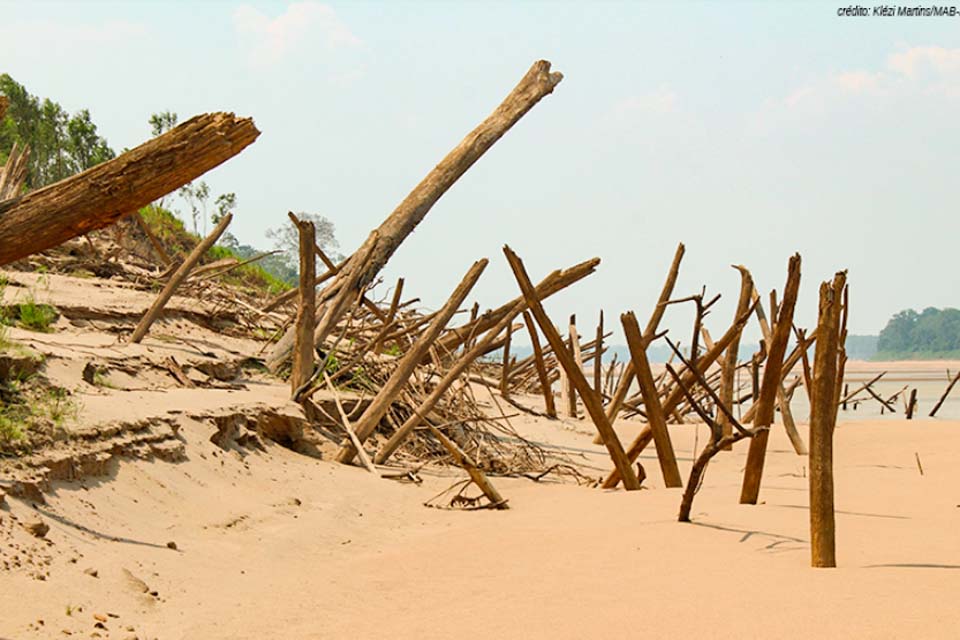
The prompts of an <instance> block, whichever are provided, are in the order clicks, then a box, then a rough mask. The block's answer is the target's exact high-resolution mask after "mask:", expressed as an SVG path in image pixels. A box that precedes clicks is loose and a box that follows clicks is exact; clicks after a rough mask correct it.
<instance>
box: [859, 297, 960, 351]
mask: <svg viewBox="0 0 960 640" xmlns="http://www.w3.org/2000/svg"><path fill="white" fill-rule="evenodd" d="M907 358H917V359H936V358H960V309H949V308H948V309H935V308H933V307H928V308H926V309H924V310H923V311H922V312H921V313H917V312H916V311H914V310H913V309H907V310H906V311H901V312H900V313H898V314H896V315H895V316H893V317H892V318H890V321H889V322H888V323H887V326H886V327H884V328H883V331H881V332H880V338H879V340H878V341H877V355H876V359H878V360H882V359H907Z"/></svg>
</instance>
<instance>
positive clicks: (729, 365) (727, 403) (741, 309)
mask: <svg viewBox="0 0 960 640" xmlns="http://www.w3.org/2000/svg"><path fill="white" fill-rule="evenodd" d="M733 268H734V269H736V270H737V271H739V272H740V297H739V298H737V309H736V312H735V313H734V314H733V319H734V321H736V319H737V318H739V317H740V316H742V315H743V314H744V313H745V312H746V310H747V307H749V306H750V301H751V297H752V296H753V276H751V275H750V272H749V271H748V270H747V268H746V267H744V266H743V265H734V267H733ZM709 348H710V347H708V349H709ZM739 354H740V337H739V336H737V338H736V339H734V340H733V342H731V343H730V346H729V347H727V350H726V352H725V353H724V354H723V360H722V361H721V365H720V372H721V373H720V402H721V403H722V404H723V406H724V407H726V409H727V410H728V411H732V410H733V387H734V375H735V374H736V371H737V362H738V360H739ZM717 423H718V424H719V425H720V433H721V439H722V438H729V437H730V436H732V435H733V424H732V423H731V421H730V419H729V418H728V417H727V413H725V412H723V411H721V412H719V414H718V415H717ZM732 449H733V441H732V439H730V440H726V441H724V444H723V445H722V446H721V450H723V451H731V450H732ZM705 464H706V462H704V465H705Z"/></svg>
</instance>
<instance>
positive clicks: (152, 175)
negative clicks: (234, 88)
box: [0, 113, 260, 264]
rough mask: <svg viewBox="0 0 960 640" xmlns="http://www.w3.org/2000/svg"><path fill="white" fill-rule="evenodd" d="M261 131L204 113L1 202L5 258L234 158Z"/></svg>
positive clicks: (0, 243) (113, 217) (0, 244)
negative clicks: (89, 167) (128, 148)
mask: <svg viewBox="0 0 960 640" xmlns="http://www.w3.org/2000/svg"><path fill="white" fill-rule="evenodd" d="M259 135H260V132H259V131H257V128H256V127H255V126H254V124H253V120H251V119H250V118H237V117H236V116H234V115H233V114H231V113H212V114H204V115H201V116H197V117H194V118H191V119H190V120H188V121H186V122H184V123H183V124H181V125H180V126H178V127H176V128H174V129H171V130H170V131H168V132H166V133H164V134H162V135H160V136H157V137H156V138H154V139H152V140H148V141H147V142H145V143H143V144H141V145H140V146H139V147H136V148H135V149H132V150H130V151H127V152H126V153H123V154H121V155H120V156H118V157H116V158H114V159H113V160H108V161H107V162H104V163H102V164H98V165H97V166H95V167H93V168H91V169H87V170H86V171H84V172H83V173H78V174H77V175H75V176H71V177H69V178H66V179H64V180H61V181H60V182H57V183H54V184H52V185H49V186H47V187H44V188H42V189H38V190H36V191H32V192H30V193H28V194H26V195H24V196H20V197H15V198H12V199H9V200H4V201H2V202H0V264H7V263H9V262H13V261H14V260H19V259H20V258H24V257H26V256H29V255H31V254H33V253H37V252H38V251H44V250H46V249H50V248H52V247H55V246H57V245H59V244H61V243H63V242H66V241H67V240H70V239H71V238H76V237H78V236H81V235H83V234H85V233H88V232H90V231H94V230H96V229H102V228H103V227H107V226H109V225H111V224H113V223H114V222H116V221H117V220H119V219H120V218H122V217H124V216H126V215H127V214H129V213H130V212H131V211H137V210H138V209H140V207H143V206H146V205H147V204H149V203H150V202H153V201H154V200H156V199H157V198H159V197H161V196H163V195H166V194H168V193H170V192H171V191H174V190H176V189H178V188H179V187H182V186H183V185H185V184H187V183H188V182H190V181H191V180H193V179H195V178H197V177H199V176H201V175H203V174H204V173H206V172H207V171H209V170H210V169H213V168H214V167H216V166H217V165H219V164H221V163H223V162H224V161H226V160H229V159H230V158H232V157H233V156H235V155H237V154H238V153H240V152H241V151H243V149H245V148H246V147H247V146H248V145H250V144H251V143H252V142H253V141H254V140H256V139H257V136H259Z"/></svg>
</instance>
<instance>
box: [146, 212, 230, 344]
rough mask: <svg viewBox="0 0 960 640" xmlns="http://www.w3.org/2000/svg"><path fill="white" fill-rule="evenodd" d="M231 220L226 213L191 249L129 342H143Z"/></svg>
mask: <svg viewBox="0 0 960 640" xmlns="http://www.w3.org/2000/svg"><path fill="white" fill-rule="evenodd" d="M231 220H233V214H230V213H228V214H227V215H225V216H223V219H222V220H220V224H218V225H217V227H216V228H215V229H214V230H213V231H211V232H210V235H209V236H207V237H206V238H204V239H203V241H202V242H200V243H199V244H198V245H197V246H196V247H194V248H193V251H191V252H190V255H188V256H187V258H186V260H184V261H183V264H182V265H180V268H178V269H177V270H176V271H174V273H173V275H172V276H170V280H169V281H168V282H167V285H166V286H165V287H164V288H163V290H162V291H160V295H158V296H157V299H156V300H154V301H153V305H152V306H151V307H150V309H148V310H147V312H146V313H145V314H144V316H143V318H141V319H140V322H139V324H137V328H136V329H134V331H133V335H132V336H130V342H140V341H141V340H143V337H144V336H145V335H147V331H149V330H150V325H152V324H153V322H154V321H155V320H156V319H157V317H158V316H159V315H160V312H161V311H163V307H164V305H166V304H167V302H169V300H170V298H172V297H173V294H174V292H175V291H176V290H177V287H178V286H180V283H181V282H183V280H184V279H185V278H186V277H187V276H188V275H189V274H190V270H191V269H193V267H194V265H195V264H197V262H199V261H200V258H202V257H203V254H205V253H206V252H207V251H208V250H209V249H210V247H212V246H213V245H214V243H215V242H216V241H217V240H218V239H219V238H220V236H221V235H222V234H223V232H224V231H226V230H227V225H229V224H230V221H231Z"/></svg>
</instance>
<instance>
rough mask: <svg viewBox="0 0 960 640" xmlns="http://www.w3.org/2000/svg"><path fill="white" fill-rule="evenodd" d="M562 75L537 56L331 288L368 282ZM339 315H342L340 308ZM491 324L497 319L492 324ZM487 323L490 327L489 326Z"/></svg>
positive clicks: (320, 337)
mask: <svg viewBox="0 0 960 640" xmlns="http://www.w3.org/2000/svg"><path fill="white" fill-rule="evenodd" d="M562 79H563V74H561V73H557V72H554V73H551V72H550V63H549V62H547V61H546V60H538V61H537V62H534V63H533V66H532V67H530V70H529V71H527V73H526V74H525V75H524V76H523V78H521V79H520V82H519V83H518V84H517V86H516V87H514V88H513V91H511V92H510V93H509V94H508V95H507V97H506V98H504V100H503V102H501V103H500V106H498V107H497V108H496V109H495V110H494V112H493V113H491V114H490V115H489V116H487V118H486V119H485V120H484V121H483V122H481V123H480V124H479V125H477V127H476V128H475V129H474V130H473V131H471V132H470V133H468V134H467V136H466V137H465V138H464V139H463V140H461V141H460V144H458V145H457V146H456V147H454V148H453V150H451V151H450V152H449V153H448V154H447V155H446V157H445V158H444V159H443V160H441V161H440V163H439V164H438V165H437V166H435V167H434V168H433V169H432V170H431V171H430V173H428V174H427V175H426V177H425V178H424V179H423V180H421V181H420V184H418V185H417V186H416V187H414V188H413V191H411V192H410V194H409V195H407V197H406V198H404V200H403V202H401V203H400V204H399V205H397V208H396V209H394V210H393V213H391V214H390V215H389V216H388V217H387V219H386V220H384V221H383V223H381V224H380V226H379V227H377V229H376V231H377V232H378V233H379V237H380V240H379V241H378V242H377V245H376V247H374V250H373V254H372V255H371V257H370V259H369V260H368V261H367V263H366V264H360V263H359V262H358V261H353V260H351V261H350V262H349V263H347V265H346V266H345V267H344V269H343V270H342V271H341V272H340V274H338V276H337V279H336V280H335V281H334V282H333V283H331V284H330V285H329V286H330V287H336V286H338V284H339V283H342V282H343V281H346V280H349V279H351V278H352V279H353V280H354V282H356V286H357V287H360V288H362V287H365V286H366V285H368V284H370V283H371V282H373V280H374V279H375V278H376V276H377V274H378V273H380V270H381V269H383V267H384V265H386V264H387V261H388V260H389V259H390V256H392V255H393V253H394V251H396V250H397V247H399V246H400V244H401V243H402V242H403V241H404V240H405V239H406V237H407V236H409V235H410V234H411V233H412V232H413V230H414V229H415V228H416V226H417V225H418V224H420V222H421V221H422V220H423V219H424V217H426V215H427V213H428V212H429V211H430V209H431V208H433V205H434V204H436V203H437V201H438V200H439V199H440V197H441V196H443V194H445V193H446V192H447V191H448V190H449V189H450V187H452V186H453V184H454V183H455V182H456V181H457V180H458V179H460V176H462V175H463V174H464V173H466V171H467V169H469V168H470V167H472V166H473V164H474V163H475V162H476V161H477V160H479V159H480V157H481V156H482V155H483V154H484V153H486V152H487V150H488V149H490V147H492V146H493V145H494V143H495V142H496V141H497V140H499V139H500V138H501V137H503V135H504V134H505V133H506V132H507V131H509V130H510V128H511V127H512V126H513V125H515V124H516V123H517V121H519V120H520V118H522V117H523V116H524V114H526V113H527V112H528V111H529V110H530V109H532V108H533V107H534V105H536V104H537V103H538V102H540V100H541V99H543V98H544V97H545V96H548V95H550V94H551V93H553V89H554V87H556V86H557V84H559V82H560V81H561V80H562ZM338 313H342V311H339V312H338ZM331 320H332V321H331V322H330V323H325V324H322V325H319V326H318V332H317V335H316V340H317V344H321V343H323V341H324V339H326V337H327V335H326V333H325V332H323V331H320V329H321V328H322V329H326V331H329V330H330V329H331V328H332V327H333V326H335V325H336V321H337V320H339V315H337V314H333V315H332V317H331ZM493 324H496V321H495V322H493ZM491 326H492V325H491ZM291 349H292V341H291V340H281V341H280V342H278V343H277V345H276V346H275V347H274V349H273V351H272V352H271V353H270V355H269V356H268V357H267V366H268V367H270V369H271V370H274V371H275V370H277V369H279V367H280V365H281V364H282V363H283V362H285V361H286V359H287V357H289V355H290V352H291Z"/></svg>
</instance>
